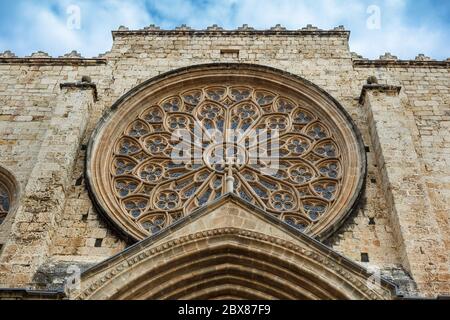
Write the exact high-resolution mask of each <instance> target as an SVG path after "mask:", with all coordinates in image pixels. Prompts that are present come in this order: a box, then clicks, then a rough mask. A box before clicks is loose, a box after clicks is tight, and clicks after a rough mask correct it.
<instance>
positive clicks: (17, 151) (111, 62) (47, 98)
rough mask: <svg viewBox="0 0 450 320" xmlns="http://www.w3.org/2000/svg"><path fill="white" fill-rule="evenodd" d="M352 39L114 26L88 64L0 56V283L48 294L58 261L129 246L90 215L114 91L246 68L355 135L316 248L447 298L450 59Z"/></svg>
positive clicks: (404, 289)
mask: <svg viewBox="0 0 450 320" xmlns="http://www.w3.org/2000/svg"><path fill="white" fill-rule="evenodd" d="M349 36H350V32H348V31H345V30H344V29H343V28H341V27H338V28H336V29H334V30H329V31H323V30H318V29H317V28H313V27H311V26H309V27H307V28H304V29H302V30H297V31H289V30H285V29H284V28H282V27H280V26H277V27H275V28H273V29H271V30H266V31H257V30H253V29H251V28H249V27H248V26H244V27H242V28H240V29H239V30H235V31H228V30H222V29H220V28H218V27H212V28H209V29H208V30H204V31H196V30H191V29H189V28H187V27H181V28H178V29H177V30H173V31H164V30H160V29H158V28H156V27H154V26H151V27H149V28H146V29H144V30H137V31H130V30H128V29H126V28H120V29H119V30H118V31H114V32H113V38H114V43H113V47H112V50H111V51H110V52H107V53H106V54H104V55H101V56H100V57H99V58H95V59H85V58H82V57H81V56H79V55H78V54H77V53H71V54H69V55H66V56H63V57H60V58H52V57H49V56H48V55H46V54H43V53H36V54H33V55H32V56H30V57H26V58H18V57H15V56H14V54H12V53H10V52H5V53H4V54H0V110H1V112H0V155H1V158H0V164H1V166H2V167H3V168H5V169H6V170H8V171H9V172H11V173H12V175H13V176H14V178H15V180H16V181H17V191H16V192H15V194H14V202H15V204H16V205H15V206H13V208H14V210H11V212H10V214H9V215H8V216H7V217H6V220H5V221H4V223H3V224H2V225H1V226H0V246H1V251H0V287H4V288H21V289H25V288H27V289H33V290H57V289H60V288H61V287H62V281H63V280H62V279H63V278H64V277H66V276H67V275H65V269H64V268H62V267H61V266H67V265H71V264H75V265H79V266H81V268H82V269H83V270H84V269H86V268H88V267H90V266H94V265H97V264H98V263H100V262H102V261H103V260H105V259H108V258H110V257H112V256H114V255H116V254H118V253H120V252H122V251H123V250H125V249H126V248H127V247H128V246H129V245H130V243H126V242H125V241H124V240H123V238H121V236H120V235H119V234H117V233H116V232H115V231H114V228H111V227H110V226H109V224H108V223H107V221H106V220H105V219H104V218H103V217H101V216H100V215H99V214H98V212H97V211H96V209H95V208H94V206H93V203H92V201H91V199H90V197H89V194H88V192H87V190H86V187H85V186H86V184H85V183H86V181H85V177H84V170H85V160H86V159H85V157H86V148H87V144H88V142H89V139H90V136H91V134H92V131H93V130H94V128H95V126H96V125H97V123H98V122H99V121H100V119H101V117H102V115H103V114H104V113H105V112H107V111H108V110H109V109H110V108H111V106H112V105H113V104H114V103H115V102H116V101H117V100H118V99H119V98H120V97H121V96H122V95H124V94H125V93H127V92H129V91H130V90H132V89H133V88H135V87H136V86H138V85H139V84H141V83H143V82H144V81H146V80H148V79H150V78H153V77H156V76H158V75H161V74H164V73H166V72H169V71H173V70H176V69H180V68H185V67H189V66H192V65H200V64H207V63H246V64H258V65H263V66H268V67H272V68H276V69H279V70H281V71H286V72H289V73H291V74H294V75H297V76H300V77H302V78H304V79H306V80H309V81H310V82H312V83H314V84H316V85H317V86H319V87H321V88H322V89H323V90H325V91H326V92H328V93H329V94H330V95H331V96H333V97H334V98H335V99H336V100H337V101H338V102H339V103H340V104H341V105H342V106H343V107H344V108H345V109H346V111H347V112H348V113H349V114H350V115H351V116H352V118H353V120H354V121H355V123H356V124H357V126H358V128H359V130H360V131H361V133H362V136H363V139H364V143H365V145H366V152H367V156H368V177H367V181H366V187H365V191H364V195H363V197H362V199H361V201H360V202H361V203H360V206H359V209H358V210H356V212H355V213H354V214H353V216H351V217H349V218H348V219H347V221H346V223H345V224H344V225H343V226H342V227H341V228H340V229H339V230H338V231H337V232H336V233H335V234H334V235H333V237H332V238H330V239H328V240H327V241H326V243H325V244H326V245H327V246H328V247H330V248H332V249H333V250H334V251H335V252H337V253H339V254H341V255H343V256H345V257H347V258H349V259H350V260H352V261H354V262H357V263H361V264H363V265H364V266H366V267H376V268H379V269H381V272H382V274H383V276H385V277H386V278H388V279H391V280H392V281H393V282H394V283H396V284H397V285H398V286H399V293H400V294H403V295H406V296H421V297H437V296H442V295H449V294H450V270H449V269H450V226H449V222H450V221H449V219H450V209H449V204H450V135H449V130H450V76H449V71H450V61H448V60H447V61H434V60H432V59H429V58H426V57H424V56H423V55H419V56H418V57H417V58H416V60H413V61H403V60H398V59H397V58H396V57H395V56H392V55H390V54H386V55H385V56H382V57H380V59H379V60H367V59H364V58H362V57H360V56H358V55H356V54H353V53H351V52H350V50H349V44H348V40H349ZM370 77H372V78H371V81H370V82H371V84H369V85H368V84H367V79H368V78H370ZM82 78H83V81H82ZM374 82H376V83H374ZM0 295H1V293H0Z"/></svg>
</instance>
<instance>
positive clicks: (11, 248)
mask: <svg viewBox="0 0 450 320" xmlns="http://www.w3.org/2000/svg"><path fill="white" fill-rule="evenodd" d="M96 95H97V91H96V87H95V85H94V84H91V83H88V82H80V83H67V84H61V91H60V93H59V95H58V96H57V98H56V100H55V107H54V114H53V116H52V119H51V120H50V121H49V123H48V129H47V132H46V134H45V138H44V140H43V142H42V145H41V149H40V152H39V155H38V158H37V161H36V164H35V166H34V168H33V171H32V173H31V176H30V178H29V181H28V183H27V185H26V187H25V189H24V190H23V193H24V194H23V196H22V199H23V200H22V203H20V204H19V207H18V210H17V213H16V218H15V221H14V224H13V227H12V232H11V235H10V236H9V238H8V242H7V243H6V245H5V248H4V251H3V255H2V260H1V261H0V287H9V288H11V287H17V288H25V287H27V288H29V287H31V288H32V283H33V276H34V274H35V272H36V270H37V269H38V268H39V266H40V265H41V264H42V263H44V262H45V261H46V259H47V258H48V254H49V249H50V245H51V243H50V239H51V238H52V233H54V232H57V230H55V225H56V223H55V220H56V217H57V216H58V215H60V214H61V213H62V211H63V210H64V204H65V201H66V190H67V189H68V187H69V185H70V182H71V173H72V170H73V167H74V163H75V159H76V156H77V151H78V150H79V145H80V143H81V140H82V138H83V135H84V134H85V131H86V126H87V122H88V119H89V114H90V112H91V108H92V104H93V103H94V101H95V100H96Z"/></svg>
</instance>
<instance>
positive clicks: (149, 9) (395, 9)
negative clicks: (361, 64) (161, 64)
mask: <svg viewBox="0 0 450 320" xmlns="http://www.w3.org/2000/svg"><path fill="white" fill-rule="evenodd" d="M72 5H75V6H78V7H79V8H80V28H79V29H78V28H75V29H74V28H68V27H67V21H68V20H69V21H72V22H73V21H76V20H73V19H71V18H73V17H74V16H73V15H70V14H68V11H67V10H68V9H69V8H70V6H72ZM374 6H376V7H374ZM373 8H375V9H376V8H379V13H380V14H379V15H378V14H377V11H374V9H373ZM72 13H73V11H72ZM377 17H379V18H380V19H377ZM374 19H375V20H374ZM368 21H369V22H371V24H370V23H369V26H371V27H370V28H368V27H367V22H368ZM374 21H375V22H377V21H379V22H380V23H379V25H377V24H374ZM244 23H245V24H249V25H250V26H253V27H255V28H258V29H267V28H270V27H271V26H274V25H276V24H278V23H280V24H282V25H283V26H286V27H287V28H290V29H298V28H301V27H303V26H305V25H307V24H313V25H316V26H318V27H320V28H323V29H331V28H333V27H335V26H338V25H344V26H345V27H346V28H347V29H349V30H351V31H352V36H351V40H350V46H351V50H352V51H355V52H357V53H359V54H362V55H363V56H365V57H367V58H376V57H378V56H380V55H381V54H383V53H385V52H391V53H392V54H395V55H397V56H399V57H400V58H403V59H413V58H414V57H415V56H416V55H417V54H419V53H424V54H426V55H428V56H431V57H432V58H434V59H439V60H442V59H447V58H449V57H450V34H449V30H450V1H448V0H368V1H366V0H303V1H302V0H278V1H276V0H273V1H269V0H218V1H213V0H15V1H12V0H0V51H5V50H11V51H13V52H15V53H16V54H17V55H18V56H26V55H30V54H31V53H32V52H35V51H38V50H42V51H46V52H48V53H50V54H51V55H53V56H60V55H62V54H64V53H68V52H70V51H72V50H78V51H79V52H81V53H82V54H83V56H86V57H92V56H97V55H98V54H99V53H103V52H105V51H107V50H109V49H110V48H111V44H112V38H111V34H110V31H111V30H113V29H117V28H118V27H119V26H120V25H124V26H127V27H129V28H132V29H140V28H142V27H145V26H148V25H150V24H156V25H159V26H161V27H162V28H167V29H172V28H174V27H176V26H178V25H181V24H187V25H189V26H191V27H193V28H198V29H203V28H206V27H207V26H210V25H212V24H218V25H220V26H223V27H224V28H227V29H234V28H236V27H238V26H241V25H242V24H244ZM72 25H73V24H72ZM378 26H379V28H378Z"/></svg>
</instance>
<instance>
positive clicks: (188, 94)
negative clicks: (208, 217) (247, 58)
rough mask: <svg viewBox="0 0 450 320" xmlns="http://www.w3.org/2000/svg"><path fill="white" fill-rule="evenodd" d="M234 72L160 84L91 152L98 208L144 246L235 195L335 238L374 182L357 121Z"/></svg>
mask: <svg viewBox="0 0 450 320" xmlns="http://www.w3.org/2000/svg"><path fill="white" fill-rule="evenodd" d="M199 68H201V67H199ZM250 69H251V68H250ZM216 71H217V70H216ZM224 72H226V73H229V74H228V75H226V76H224V75H223V74H221V73H220V72H217V73H216V74H213V73H212V70H209V69H208V68H206V69H205V70H203V73H200V75H199V74H194V75H191V76H189V75H187V76H186V79H183V76H182V75H172V77H173V78H174V79H173V83H171V82H170V81H168V80H167V79H166V82H164V81H163V80H159V81H163V82H164V83H161V84H160V85H162V86H166V87H164V88H160V87H158V86H157V85H156V83H158V80H155V81H156V82H155V83H153V84H152V83H150V84H145V85H146V86H147V87H146V90H141V91H139V92H138V93H135V96H132V97H131V98H129V99H130V101H128V102H126V103H124V102H122V104H124V105H123V106H120V108H116V111H115V112H112V113H110V115H109V118H107V119H105V120H104V122H102V123H101V124H100V126H99V128H98V129H97V131H96V136H95V137H94V140H93V141H92V142H91V146H90V150H89V152H90V154H89V157H90V159H89V160H90V161H89V163H88V166H89V167H88V176H89V180H90V189H91V194H92V195H93V196H94V197H95V202H96V204H97V208H98V209H99V210H101V212H103V213H105V214H106V215H107V216H108V217H109V218H110V219H112V220H113V222H114V223H115V224H116V225H117V226H118V227H119V228H120V229H121V231H122V232H123V233H125V234H126V235H128V236H130V237H131V238H133V239H135V240H140V239H143V238H145V237H147V236H150V235H153V234H155V233H158V232H160V231H161V230H164V229H165V228H168V227H170V226H171V225H173V224H174V223H175V222H177V221H179V220H182V219H184V218H185V217H188V216H189V215H191V214H192V213H194V212H195V211H197V210H198V209H200V208H202V207H205V206H208V205H210V204H212V203H217V202H219V201H221V199H223V198H224V197H225V196H226V195H227V194H234V195H235V196H236V197H238V198H239V199H241V200H242V203H244V204H248V205H250V206H251V208H257V209H256V210H262V211H264V212H266V213H267V214H269V215H273V216H275V217H277V218H279V219H280V220H281V221H282V222H284V223H286V224H287V225H289V226H290V227H292V228H293V229H295V230H297V231H300V232H304V233H307V234H309V235H312V236H317V237H325V236H328V235H329V234H330V233H331V232H332V231H333V230H335V229H336V227H337V225H339V223H340V222H342V221H343V219H344V218H345V217H346V216H347V215H348V214H349V212H350V211H351V209H352V208H353V206H354V204H355V202H356V200H357V198H358V196H359V192H360V189H361V186H362V181H363V178H364V170H365V158H364V155H363V153H362V151H361V150H362V148H361V143H360V140H359V136H358V134H357V133H356V132H355V128H354V126H353V124H352V122H351V120H350V119H349V117H348V116H347V115H346V113H345V112H344V111H342V109H341V108H340V107H339V106H338V105H337V103H336V102H335V101H334V100H333V99H332V98H330V97H329V96H328V95H326V94H324V93H323V92H322V91H320V90H318V89H317V88H315V87H314V86H312V85H311V84H305V83H304V82H302V81H300V80H298V79H296V78H295V79H294V78H289V81H291V82H290V84H291V85H290V86H288V85H281V84H280V83H283V81H281V82H280V81H275V80H274V79H276V78H277V77H287V76H286V75H283V76H281V75H278V74H270V75H268V76H267V75H264V74H263V73H261V72H260V71H254V72H255V75H254V77H253V78H248V79H246V78H245V77H242V76H240V74H239V73H237V74H234V73H233V70H226V71H224ZM196 77H198V79H197V78H196ZM258 77H259V78H258ZM258 79H259V80H258ZM286 79H287V78H286ZM286 79H285V82H289V81H288V80H286ZM175 80H177V81H175ZM183 81H184V82H183ZM183 83H184V84H183ZM2 199H3V198H2ZM2 201H3V200H2ZM5 203H6V202H5ZM1 208H2V207H1V206H0V209H1ZM3 208H4V209H5V207H3Z"/></svg>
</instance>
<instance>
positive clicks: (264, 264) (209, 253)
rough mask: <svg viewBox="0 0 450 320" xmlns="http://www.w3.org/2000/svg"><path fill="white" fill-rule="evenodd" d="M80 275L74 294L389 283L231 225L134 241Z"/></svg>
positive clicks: (377, 290) (250, 291) (277, 294)
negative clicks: (142, 244)
mask: <svg viewBox="0 0 450 320" xmlns="http://www.w3.org/2000/svg"><path fill="white" fill-rule="evenodd" d="M135 250H136V252H134V253H132V254H131V253H125V254H124V256H123V257H122V259H118V260H117V261H116V262H115V263H113V264H109V263H108V264H105V267H106V269H104V270H93V271H92V272H91V273H90V272H88V273H87V274H85V276H84V277H85V279H84V280H83V283H85V287H84V291H83V292H82V293H81V294H80V295H79V296H78V299H93V300H109V299H113V300H131V299H133V300H135V299H137V300H146V299H158V300H159V299H161V300H164V299H183V300H184V299H202V300H203V299H223V298H226V299H230V298H233V299H269V300H273V299H275V300H278V299H281V300H290V299H296V300H299V299H300V300H364V299H391V298H392V296H393V290H394V288H393V287H392V285H391V284H389V283H386V282H384V281H382V280H380V284H373V285H370V275H369V274H367V273H366V272H364V271H362V270H361V269H358V268H355V267H354V266H352V265H349V264H347V263H346V262H345V261H338V260H336V259H335V258H333V257H331V256H329V255H326V254H324V252H320V250H317V248H313V247H310V248H305V247H303V246H301V245H296V244H294V243H292V242H288V241H285V240H282V239H279V238H275V237H270V236H267V235H263V234H260V233H257V232H253V231H246V230H242V229H237V228H221V229H214V230H210V231H204V232H200V233H196V234H191V235H188V236H184V237H181V238H177V239H174V240H170V241H168V242H165V243H162V244H160V245H157V246H150V247H148V248H140V249H139V250H138V249H137V248H135Z"/></svg>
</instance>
